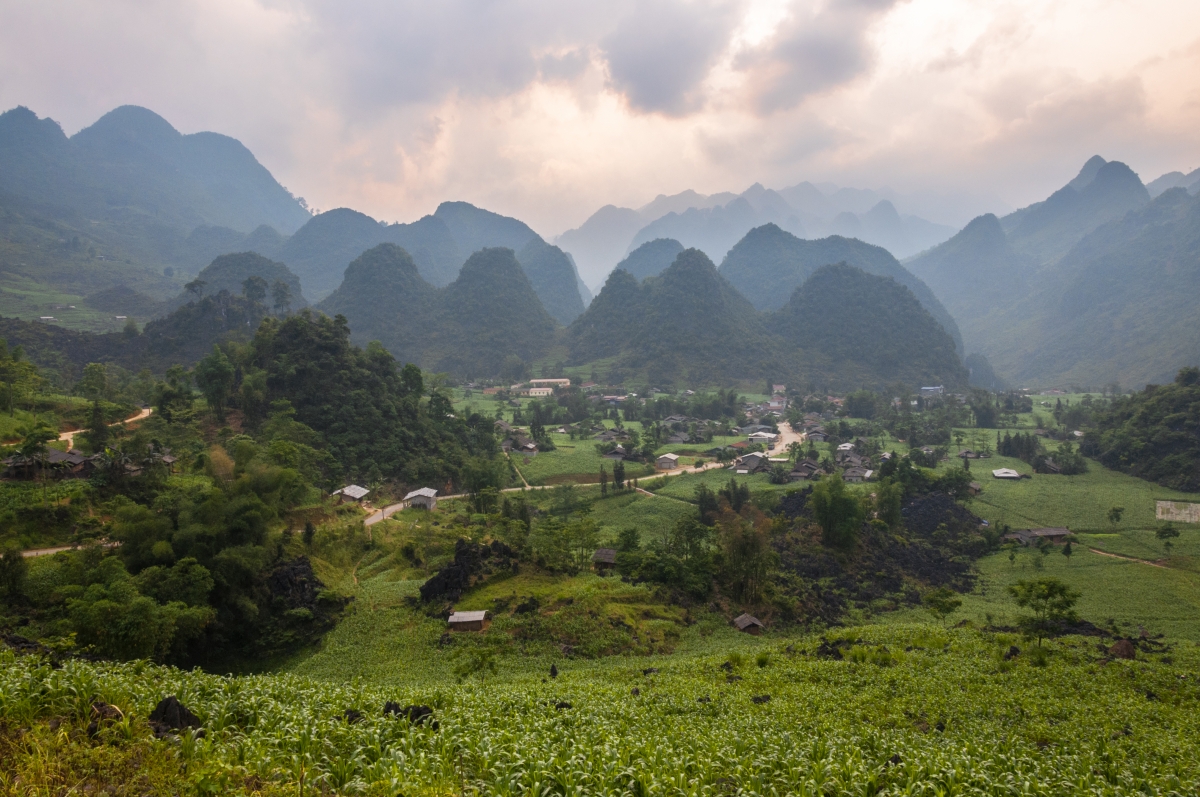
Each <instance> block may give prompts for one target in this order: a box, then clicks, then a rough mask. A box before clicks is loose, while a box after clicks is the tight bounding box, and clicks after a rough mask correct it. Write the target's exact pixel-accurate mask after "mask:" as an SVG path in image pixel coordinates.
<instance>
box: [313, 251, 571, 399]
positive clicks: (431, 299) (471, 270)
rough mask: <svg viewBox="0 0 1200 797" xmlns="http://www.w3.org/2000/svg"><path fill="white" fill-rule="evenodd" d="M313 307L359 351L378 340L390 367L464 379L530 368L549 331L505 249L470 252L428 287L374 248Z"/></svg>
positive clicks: (410, 264)
mask: <svg viewBox="0 0 1200 797" xmlns="http://www.w3.org/2000/svg"><path fill="white" fill-rule="evenodd" d="M316 308H317V309H318V310H320V311H322V312H324V313H327V314H329V315H338V314H340V315H342V316H344V317H345V318H346V320H347V322H348V323H349V325H350V332H351V339H352V340H353V341H354V342H355V343H357V344H359V345H365V344H366V343H368V342H370V341H372V340H378V341H380V342H381V343H382V344H383V345H384V346H385V347H386V348H387V349H388V351H390V352H391V353H392V355H393V356H394V357H396V358H397V359H398V360H401V361H405V362H415V363H417V364H419V365H421V366H422V367H423V368H427V369H432V370H435V371H449V372H452V373H455V374H459V375H466V376H496V375H498V374H499V373H500V370H501V367H502V366H503V364H504V360H505V358H506V357H509V356H516V357H520V358H521V359H522V360H523V361H525V362H532V361H533V360H534V359H537V358H538V357H540V356H542V354H544V353H545V351H546V350H548V349H549V348H550V347H551V346H552V345H553V344H554V341H555V330H556V328H557V325H556V323H555V320H554V318H553V317H552V316H551V315H550V314H549V313H548V312H547V311H546V310H545V308H544V307H543V306H542V303H541V301H540V300H539V298H538V295H537V293H536V292H535V291H534V290H533V286H532V285H531V284H530V281H529V279H528V277H527V276H526V275H525V271H524V269H523V268H522V266H521V264H520V263H518V262H517V259H516V256H515V255H514V254H513V252H512V250H511V249H507V248H500V247H494V248H485V249H481V250H480V251H478V252H476V253H474V254H473V255H471V257H469V258H468V259H467V262H466V263H464V264H463V268H462V270H461V271H460V273H459V275H458V277H457V278H456V279H455V280H454V282H452V283H450V284H449V285H448V286H446V287H444V288H436V287H434V286H433V285H430V284H429V283H428V282H426V281H425V280H424V279H423V278H422V276H421V274H420V273H419V271H418V270H417V268H416V264H415V263H414V261H413V259H412V257H411V256H410V255H409V253H408V252H406V251H404V250H403V249H401V248H400V247H398V246H396V245H394V244H386V243H385V244H380V245H379V246H376V247H374V248H373V249H370V250H368V251H366V252H364V253H363V254H362V255H360V256H359V257H358V258H356V259H355V260H354V261H353V262H352V263H351V264H350V265H349V266H348V267H347V268H346V275H345V279H344V281H343V282H342V284H341V285H340V286H339V287H338V289H337V290H336V291H334V292H333V293H332V294H330V295H329V296H328V297H326V298H325V299H324V300H323V301H321V302H320V303H319V304H317V306H316Z"/></svg>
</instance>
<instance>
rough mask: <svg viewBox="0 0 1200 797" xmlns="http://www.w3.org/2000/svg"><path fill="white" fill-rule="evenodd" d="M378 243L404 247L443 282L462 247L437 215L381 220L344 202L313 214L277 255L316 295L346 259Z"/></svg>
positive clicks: (425, 272) (335, 278) (429, 276)
mask: <svg viewBox="0 0 1200 797" xmlns="http://www.w3.org/2000/svg"><path fill="white" fill-rule="evenodd" d="M381 243H393V244H396V245H397V246H401V247H403V248H404V249H405V250H406V251H408V252H409V254H411V255H412V258H413V261H414V262H415V263H416V264H417V268H418V269H419V270H420V271H421V275H422V276H423V277H424V278H425V279H426V280H428V281H429V282H431V283H433V284H434V285H448V284H449V283H450V282H451V280H453V279H454V277H455V276H456V275H457V274H458V268H459V266H460V265H462V256H461V254H460V253H461V251H462V249H461V247H459V245H458V243H457V241H455V239H454V236H453V235H451V233H450V228H449V227H447V226H446V223H445V222H444V221H442V220H441V219H438V218H436V217H434V216H425V217H423V218H421V219H418V220H417V221H414V222H412V223H411V224H381V223H380V222H377V221H376V220H375V219H373V218H371V217H370V216H368V215H366V214H365V213H359V212H358V211H356V210H350V209H349V208H338V209H337V210H331V211H328V212H326V213H322V214H321V215H319V216H315V217H313V219H312V220H311V221H309V222H308V223H307V224H305V225H304V226H303V227H301V228H300V229H299V230H297V231H296V234H295V235H293V236H292V237H291V238H289V239H288V240H287V242H286V243H284V245H283V246H282V247H281V248H280V250H279V258H280V259H281V260H283V262H285V263H287V264H288V265H289V266H290V267H291V268H292V269H293V270H294V271H295V272H296V273H297V274H298V275H299V276H300V279H301V281H303V283H304V285H305V287H306V288H307V289H308V291H309V293H310V295H312V296H313V297H315V298H318V299H320V298H324V297H325V296H327V295H328V294H329V293H330V292H332V291H333V289H334V288H336V287H337V286H338V285H339V284H340V283H341V279H342V274H343V273H344V272H345V270H346V266H347V265H348V264H349V263H350V261H352V260H354V259H355V258H356V257H358V256H359V255H361V254H362V253H363V252H365V251H366V250H368V249H371V248H372V247H375V246H378V245H379V244H381Z"/></svg>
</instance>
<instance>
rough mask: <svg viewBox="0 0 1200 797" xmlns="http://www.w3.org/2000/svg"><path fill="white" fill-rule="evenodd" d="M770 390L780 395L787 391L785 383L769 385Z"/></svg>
mask: <svg viewBox="0 0 1200 797" xmlns="http://www.w3.org/2000/svg"><path fill="white" fill-rule="evenodd" d="M771 392H772V393H774V394H775V395H779V396H782V395H783V394H784V393H786V392H787V385H771Z"/></svg>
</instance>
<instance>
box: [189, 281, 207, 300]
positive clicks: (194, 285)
mask: <svg viewBox="0 0 1200 797" xmlns="http://www.w3.org/2000/svg"><path fill="white" fill-rule="evenodd" d="M206 285H208V283H207V282H205V281H204V280H202V279H200V278H199V277H197V278H196V279H194V280H192V281H191V282H189V283H188V284H187V285H184V286H183V289H184V290H185V291H187V292H188V293H190V294H192V295H193V296H195V297H196V298H197V299H199V298H200V297H201V296H203V295H204V288H205V286H206Z"/></svg>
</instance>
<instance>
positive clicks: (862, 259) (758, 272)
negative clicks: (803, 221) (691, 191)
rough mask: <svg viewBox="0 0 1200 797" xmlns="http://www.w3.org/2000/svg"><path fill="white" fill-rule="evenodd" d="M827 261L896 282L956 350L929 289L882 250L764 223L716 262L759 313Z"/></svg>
mask: <svg viewBox="0 0 1200 797" xmlns="http://www.w3.org/2000/svg"><path fill="white" fill-rule="evenodd" d="M831 263H847V264H849V265H852V266H855V267H856V268H860V269H862V270H863V271H865V272H867V273H868V274H875V275H877V276H881V277H890V278H892V279H894V280H896V282H898V283H900V284H901V285H903V286H905V287H906V288H908V289H909V290H910V291H912V292H913V295H915V296H916V297H917V299H918V301H920V302H921V305H922V306H923V307H924V308H925V309H926V310H928V311H929V313H930V314H931V315H932V316H933V317H934V318H936V319H937V320H938V322H939V323H940V324H941V325H942V326H943V327H944V328H945V329H946V332H947V333H948V334H949V335H950V336H951V337H952V338H953V339H954V340H955V342H956V343H957V344H958V345H959V348H960V349H961V347H962V342H961V341H962V337H961V335H960V334H959V331H958V325H957V324H956V323H955V322H954V318H953V317H951V315H950V314H949V313H948V312H947V311H946V308H945V307H943V306H942V303H941V302H939V301H938V299H937V297H935V296H934V294H933V292H932V291H931V290H930V289H929V287H928V286H927V285H926V284H925V283H924V282H922V281H921V280H920V279H918V278H917V277H916V276H914V275H913V274H912V272H910V271H909V270H908V269H906V268H905V267H904V266H902V265H900V263H899V261H897V260H896V258H894V257H892V255H891V254H890V253H889V252H888V251H887V250H886V249H883V248H881V247H878V246H872V245H870V244H867V243H863V242H862V241H859V240H856V239H853V238H842V237H840V236H836V235H835V236H830V237H829V238H822V239H820V240H817V241H806V240H803V239H800V238H797V237H796V236H794V235H792V234H791V233H789V232H786V231H785V230H781V229H780V228H779V227H777V226H776V225H774V224H766V225H763V226H762V227H756V228H755V229H753V230H751V231H750V232H748V233H746V236H745V237H744V238H742V240H740V241H738V243H737V245H736V246H734V247H733V249H731V250H730V251H729V254H728V255H726V257H725V260H724V262H722V263H721V275H722V276H723V277H725V278H726V279H727V280H729V282H730V284H732V285H733V286H734V287H735V288H737V289H738V290H739V291H741V293H742V295H743V296H745V297H746V298H748V299H749V300H750V301H751V302H752V303H753V304H754V306H755V307H756V308H758V309H759V310H777V309H779V308H780V307H781V306H783V304H784V303H785V302H786V301H787V299H788V297H789V296H790V295H791V292H792V291H793V290H795V289H796V288H797V287H799V286H800V285H802V284H803V283H804V282H805V281H806V280H807V279H808V278H809V277H810V276H811V275H812V274H813V273H814V272H815V271H816V270H817V269H818V268H820V267H821V266H825V265H829V264H831Z"/></svg>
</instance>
